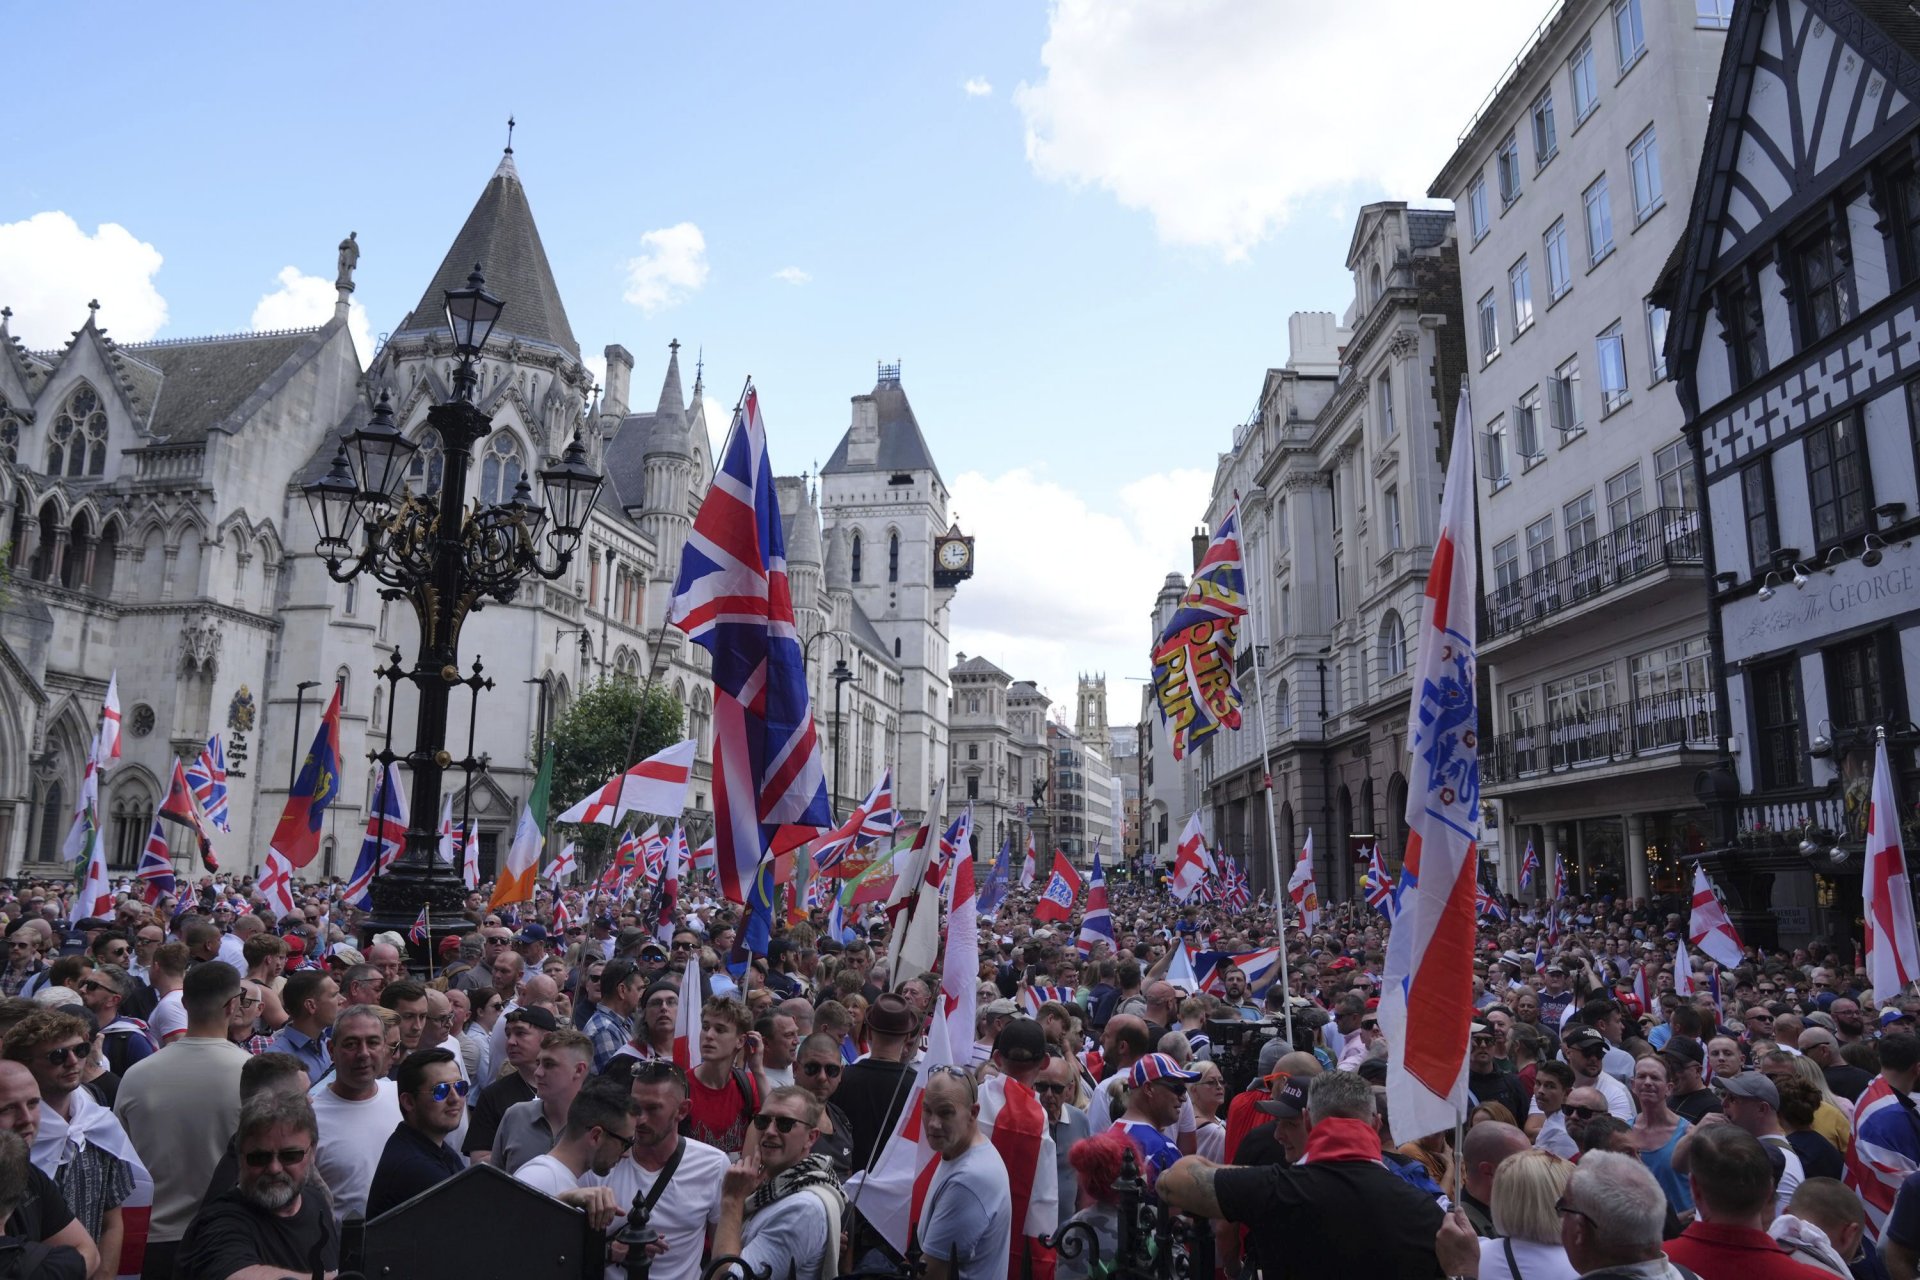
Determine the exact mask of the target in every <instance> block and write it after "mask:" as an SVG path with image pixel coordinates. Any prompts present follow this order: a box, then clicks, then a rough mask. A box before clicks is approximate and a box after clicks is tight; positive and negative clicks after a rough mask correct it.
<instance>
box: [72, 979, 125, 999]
mask: <svg viewBox="0 0 1920 1280" xmlns="http://www.w3.org/2000/svg"><path fill="white" fill-rule="evenodd" d="M80 990H81V991H83V992H86V991H112V992H113V994H114V995H116V996H117V995H119V994H120V993H119V992H118V991H114V990H113V988H112V987H110V986H108V985H107V984H106V983H104V982H95V981H94V980H93V979H92V978H82V979H81V980H80Z"/></svg>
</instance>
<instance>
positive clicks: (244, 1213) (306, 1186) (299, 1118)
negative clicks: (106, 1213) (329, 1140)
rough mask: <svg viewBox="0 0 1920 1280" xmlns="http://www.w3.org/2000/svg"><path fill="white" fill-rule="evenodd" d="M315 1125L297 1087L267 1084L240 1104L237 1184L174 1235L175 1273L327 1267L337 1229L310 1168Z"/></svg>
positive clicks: (336, 1248) (302, 1271)
mask: <svg viewBox="0 0 1920 1280" xmlns="http://www.w3.org/2000/svg"><path fill="white" fill-rule="evenodd" d="M319 1136H320V1128H319V1125H318V1124H317V1123H316V1122H315V1121H314V1118H313V1107H312V1105H311V1104H310V1103H309V1102H308V1101H307V1100H306V1098H305V1097H304V1096H302V1095H300V1094H287V1093H279V1092H277V1091H273V1090H269V1091H267V1092H265V1093H259V1094H255V1095H254V1096H253V1097H251V1098H249V1099H247V1100H246V1102H245V1103H243V1104H242V1105H241V1107H240V1132H239V1135H238V1136H237V1137H236V1138H235V1140H234V1141H235V1149H236V1150H237V1152H238V1154H239V1157H240V1162H239V1173H240V1183H239V1185H238V1186H236V1187H235V1188H234V1189H233V1190H231V1191H228V1192H226V1193H225V1194H223V1195H219V1196H216V1197H214V1198H213V1199H211V1200H209V1201H207V1202H206V1204H204V1205H202V1206H201V1208H200V1212H199V1213H197V1214H196V1215H194V1219H193V1222H192V1223H191V1224H190V1225H189V1226H188V1227H187V1234H186V1236H185V1237H184V1238H183V1239H182V1240H181V1242H180V1262H179V1274H181V1275H187V1276H208V1277H221V1278H223V1280H224V1277H229V1276H234V1275H239V1274H251V1271H250V1268H254V1267H263V1268H273V1269H274V1270H277V1271H287V1272H291V1273H294V1274H296V1275H312V1274H315V1273H316V1272H319V1273H327V1274H331V1273H332V1272H333V1271H335V1270H336V1269H338V1267H339V1265H340V1230H339V1228H338V1227H337V1226H336V1225H335V1223H334V1220H333V1211H332V1209H331V1208H329V1207H328V1205H327V1198H326V1192H325V1191H324V1190H323V1189H322V1188H321V1187H320V1186H319V1184H318V1183H316V1182H311V1181H310V1179H311V1178H312V1174H313V1149H314V1144H315V1143H316V1142H318V1141H319Z"/></svg>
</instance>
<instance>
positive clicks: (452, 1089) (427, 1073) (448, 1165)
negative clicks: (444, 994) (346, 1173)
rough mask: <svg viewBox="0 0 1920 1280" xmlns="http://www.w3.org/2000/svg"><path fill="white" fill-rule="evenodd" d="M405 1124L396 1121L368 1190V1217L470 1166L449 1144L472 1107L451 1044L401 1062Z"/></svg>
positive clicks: (399, 1076)
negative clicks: (447, 1048) (451, 1050)
mask: <svg viewBox="0 0 1920 1280" xmlns="http://www.w3.org/2000/svg"><path fill="white" fill-rule="evenodd" d="M395 1084H396V1088H397V1091H398V1094H399V1099H400V1123H399V1124H397V1125H395V1126H394V1130H393V1133H392V1134H390V1135H389V1136H388V1138H387V1145H386V1146H385V1148H384V1149H382V1151H381V1152H380V1163H379V1165H378V1166H377V1167H376V1168H375V1169H374V1171H373V1185H372V1186H371V1187H370V1188H369V1189H368V1191H367V1217H369V1218H377V1217H379V1216H380V1215H381V1214H383V1213H385V1212H386V1211H387V1210H389V1209H392V1208H394V1207H396V1206H398V1205H402V1204H405V1203H406V1202H407V1201H409V1200H411V1199H413V1198H414V1197H415V1196H417V1195H419V1194H420V1193H421V1192H422V1191H426V1190H428V1189H429V1188H432V1187H437V1186H439V1185H440V1184H441V1183H443V1182H445V1181H446V1180H447V1179H448V1178H451V1177H452V1176H453V1175H454V1174H456V1173H459V1172H460V1171H461V1170H462V1169H464V1168H466V1167H467V1162H466V1161H465V1160H464V1159H462V1158H461V1156H460V1153H459V1152H458V1151H455V1150H454V1149H453V1148H452V1147H450V1146H448V1145H447V1135H449V1134H451V1133H452V1132H453V1131H454V1130H455V1129H458V1128H459V1127H460V1121H461V1119H462V1118H463V1117H464V1116H465V1115H466V1110H467V1082H466V1081H465V1080H464V1079H462V1078H461V1076H460V1065H459V1064H458V1063H457V1062H455V1061H454V1060H453V1054H452V1053H451V1052H449V1051H448V1050H446V1049H419V1050H416V1051H415V1052H413V1053H410V1054H408V1055H407V1056H406V1058H405V1059H403V1060H402V1061H401V1063H400V1069H399V1071H398V1072H397V1073H396V1076H395Z"/></svg>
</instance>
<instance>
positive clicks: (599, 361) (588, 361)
mask: <svg viewBox="0 0 1920 1280" xmlns="http://www.w3.org/2000/svg"><path fill="white" fill-rule="evenodd" d="M580 363H581V364H584V365H586V366H587V372H588V373H590V374H592V375H593V385H594V386H596V387H604V386H606V385H607V357H606V356H605V355H603V354H599V355H589V354H587V353H586V352H582V353H581V355H580Z"/></svg>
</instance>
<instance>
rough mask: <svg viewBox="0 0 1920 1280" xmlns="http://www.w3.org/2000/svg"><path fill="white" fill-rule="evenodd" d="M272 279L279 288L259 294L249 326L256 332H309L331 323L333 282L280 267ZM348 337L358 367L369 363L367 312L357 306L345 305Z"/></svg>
mask: <svg viewBox="0 0 1920 1280" xmlns="http://www.w3.org/2000/svg"><path fill="white" fill-rule="evenodd" d="M274 278H275V279H276V280H278V281H279V282H280V287H279V288H278V289H276V290H274V291H273V292H272V293H267V294H262V295H261V297H260V301H259V302H257V303H255V304H254V308H253V320H252V322H251V323H252V325H253V327H254V328H255V329H309V328H312V327H313V326H315V325H322V324H325V323H326V322H327V321H329V320H331V319H333V306H334V303H335V301H336V300H337V299H338V297H339V294H338V293H337V292H336V290H335V289H334V287H333V281H331V280H328V279H325V278H323V277H321V276H310V275H308V274H306V273H305V272H303V271H302V270H300V268H298V267H282V268H280V274H279V275H278V276H275V277H274ZM347 335H348V336H349V337H351V338H352V339H353V346H354V350H356V351H358V352H359V353H360V363H361V364H362V365H366V364H368V363H371V362H372V360H373V333H372V331H371V330H370V329H369V328H368V327H367V309H366V308H365V307H363V306H361V305H360V304H359V303H357V302H350V303H348V304H347Z"/></svg>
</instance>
